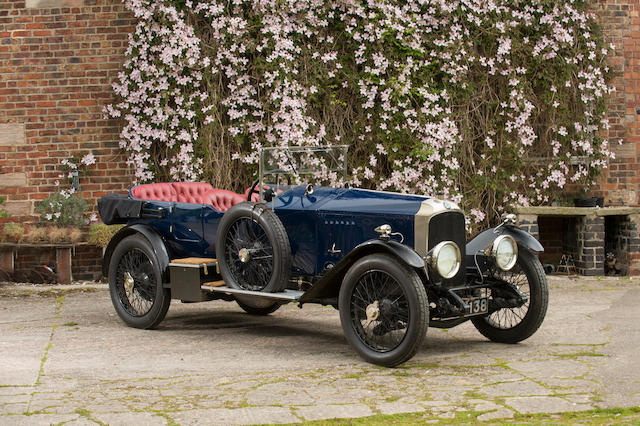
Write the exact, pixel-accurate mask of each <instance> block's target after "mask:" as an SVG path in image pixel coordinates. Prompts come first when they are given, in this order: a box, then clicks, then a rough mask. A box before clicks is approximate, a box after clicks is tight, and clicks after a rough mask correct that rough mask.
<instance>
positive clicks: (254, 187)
mask: <svg viewBox="0 0 640 426" xmlns="http://www.w3.org/2000/svg"><path fill="white" fill-rule="evenodd" d="M280 171H283V170H281V169H277V170H274V172H280ZM259 183H260V179H256V180H254V181H253V183H252V184H251V187H250V188H249V192H247V201H251V197H252V196H253V194H254V193H256V194H258V193H259V192H260V190H259V189H257V187H258V184H259ZM287 185H289V186H291V176H290V175H287ZM263 191H264V193H265V194H264V199H265V201H266V202H269V201H271V200H272V199H273V196H274V195H275V191H274V190H273V188H269V187H268V186H266V185H265V188H263ZM269 192H271V194H269ZM280 192H282V191H280ZM268 198H269V199H268Z"/></svg>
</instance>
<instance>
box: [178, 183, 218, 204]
mask: <svg viewBox="0 0 640 426" xmlns="http://www.w3.org/2000/svg"><path fill="white" fill-rule="evenodd" d="M171 185H172V186H173V188H174V189H175V190H176V200H175V201H177V202H178V203H195V204H208V203H207V201H205V200H206V197H207V194H208V193H209V192H211V191H214V189H213V187H212V186H211V185H209V184H208V183H206V182H173V183H172V184H171Z"/></svg>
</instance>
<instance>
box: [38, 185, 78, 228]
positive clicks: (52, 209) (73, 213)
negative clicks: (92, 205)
mask: <svg viewBox="0 0 640 426" xmlns="http://www.w3.org/2000/svg"><path fill="white" fill-rule="evenodd" d="M88 208H89V206H88V205H87V202H86V201H85V200H83V199H82V198H80V197H78V196H77V195H73V194H71V195H66V194H61V193H59V192H57V193H55V194H53V195H52V196H50V197H49V198H45V199H44V200H42V201H40V202H39V203H38V204H37V205H36V211H37V212H38V213H39V214H40V217H41V218H42V220H43V221H46V222H52V223H55V224H56V225H60V226H64V225H76V226H81V225H84V224H86V218H85V213H86V212H87V210H88Z"/></svg>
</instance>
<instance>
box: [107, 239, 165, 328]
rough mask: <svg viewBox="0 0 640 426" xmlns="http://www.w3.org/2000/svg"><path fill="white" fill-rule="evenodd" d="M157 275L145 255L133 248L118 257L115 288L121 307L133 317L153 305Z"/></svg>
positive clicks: (147, 311)
mask: <svg viewBox="0 0 640 426" xmlns="http://www.w3.org/2000/svg"><path fill="white" fill-rule="evenodd" d="M156 287H157V277H156V276H155V272H154V268H153V264H152V263H151V260H150V259H149V258H148V257H147V255H146V254H145V253H144V252H143V251H142V250H140V249H138V248H133V249H131V250H129V251H127V252H126V253H124V255H123V256H122V257H121V258H120V262H119V264H118V268H117V272H116V288H117V290H118V297H119V300H120V303H122V307H123V308H124V309H125V310H126V311H127V313H128V314H129V315H131V316H134V317H141V316H144V315H146V314H147V313H149V311H150V310H151V308H152V307H153V302H154V298H155V292H156Z"/></svg>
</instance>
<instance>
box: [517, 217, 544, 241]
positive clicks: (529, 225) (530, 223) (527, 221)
mask: <svg viewBox="0 0 640 426" xmlns="http://www.w3.org/2000/svg"><path fill="white" fill-rule="evenodd" d="M518 225H520V228H521V229H522V230H523V231H527V232H528V233H530V234H531V235H533V237H534V238H535V239H536V240H540V229H539V228H538V216H537V215H535V214H521V215H518Z"/></svg>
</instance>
